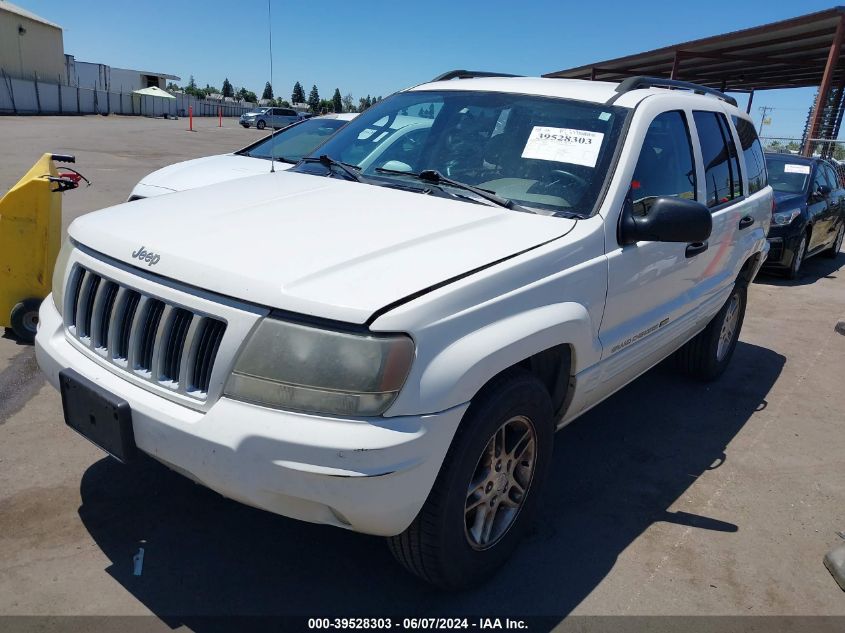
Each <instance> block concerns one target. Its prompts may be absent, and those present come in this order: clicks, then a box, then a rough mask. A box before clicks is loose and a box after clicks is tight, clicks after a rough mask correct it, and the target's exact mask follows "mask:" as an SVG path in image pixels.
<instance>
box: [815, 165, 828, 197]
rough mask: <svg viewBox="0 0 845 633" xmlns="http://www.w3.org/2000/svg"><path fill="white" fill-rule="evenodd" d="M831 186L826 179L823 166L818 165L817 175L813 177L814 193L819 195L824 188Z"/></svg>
mask: <svg viewBox="0 0 845 633" xmlns="http://www.w3.org/2000/svg"><path fill="white" fill-rule="evenodd" d="M827 186H829V185H828V184H827V180H826V179H825V177H824V170H823V169H822V166H821V165H816V175H815V176H813V193H817V192H818V191H819V190H820V189H821V188H822V187H827Z"/></svg>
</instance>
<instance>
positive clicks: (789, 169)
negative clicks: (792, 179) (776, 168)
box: [783, 165, 810, 174]
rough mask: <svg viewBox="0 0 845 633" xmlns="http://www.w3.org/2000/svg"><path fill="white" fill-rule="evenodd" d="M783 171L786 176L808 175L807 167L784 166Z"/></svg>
mask: <svg viewBox="0 0 845 633" xmlns="http://www.w3.org/2000/svg"><path fill="white" fill-rule="evenodd" d="M783 171H784V173H786V174H809V173H810V166H809V165H784V167H783Z"/></svg>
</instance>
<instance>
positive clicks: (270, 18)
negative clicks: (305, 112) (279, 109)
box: [267, 0, 276, 174]
mask: <svg viewBox="0 0 845 633" xmlns="http://www.w3.org/2000/svg"><path fill="white" fill-rule="evenodd" d="M267 30H268V31H269V33H270V86H271V87H272V86H273V15H272V13H271V12H270V0H267ZM270 120H271V121H272V119H270ZM273 134H274V130H273V126H272V125H271V126H270V139H272V138H273ZM270 173H271V174H275V173H276V164H275V158H274V156H273V146H272V144H271V146H270Z"/></svg>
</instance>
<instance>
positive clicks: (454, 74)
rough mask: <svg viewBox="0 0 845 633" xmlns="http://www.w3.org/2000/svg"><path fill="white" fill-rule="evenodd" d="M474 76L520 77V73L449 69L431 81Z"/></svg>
mask: <svg viewBox="0 0 845 633" xmlns="http://www.w3.org/2000/svg"><path fill="white" fill-rule="evenodd" d="M474 77H521V75H509V74H508V73H491V72H486V71H483V70H450V71H449V72H447V73H443V74H442V75H437V77H435V78H434V79H432V80H431V82H432V83H433V82H435V81H449V80H450V79H472V78H474Z"/></svg>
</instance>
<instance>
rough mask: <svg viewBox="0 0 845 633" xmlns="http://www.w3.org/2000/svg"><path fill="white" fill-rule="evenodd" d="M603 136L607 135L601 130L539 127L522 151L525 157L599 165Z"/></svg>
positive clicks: (530, 136)
mask: <svg viewBox="0 0 845 633" xmlns="http://www.w3.org/2000/svg"><path fill="white" fill-rule="evenodd" d="M602 139H604V134H602V133H601V132H590V131H589V130H574V129H572V128H568V127H543V126H535V127H534V129H532V130H531V134H530V135H529V136H528V141H527V142H526V143H525V149H523V150H522V157H523V158H535V159H538V160H551V161H554V162H556V163H571V164H573V165H584V166H585V167H595V166H596V161H597V160H598V157H599V150H600V149H601V142H602Z"/></svg>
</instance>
